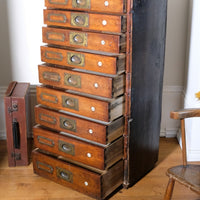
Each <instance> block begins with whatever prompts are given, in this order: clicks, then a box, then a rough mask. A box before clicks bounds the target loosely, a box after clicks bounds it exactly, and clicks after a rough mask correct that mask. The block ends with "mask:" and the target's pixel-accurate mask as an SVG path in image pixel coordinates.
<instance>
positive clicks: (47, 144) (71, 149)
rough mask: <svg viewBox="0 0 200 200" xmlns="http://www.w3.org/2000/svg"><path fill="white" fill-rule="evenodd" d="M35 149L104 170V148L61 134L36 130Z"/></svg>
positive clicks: (34, 130) (40, 129)
mask: <svg viewBox="0 0 200 200" xmlns="http://www.w3.org/2000/svg"><path fill="white" fill-rule="evenodd" d="M33 133H34V145H35V147H37V148H39V149H42V150H44V151H48V152H50V153H53V154H56V155H59V156H63V157H64V158H67V159H70V160H74V161H77V162H81V163H83V164H86V165H89V166H92V167H95V168H98V169H101V170H104V169H105V164H104V148H103V147H99V146H95V145H91V144H89V143H86V142H82V141H80V140H77V139H74V138H71V137H68V136H63V135H61V134H59V133H56V132H52V131H47V130H45V129H42V128H38V127H36V128H34V129H33Z"/></svg>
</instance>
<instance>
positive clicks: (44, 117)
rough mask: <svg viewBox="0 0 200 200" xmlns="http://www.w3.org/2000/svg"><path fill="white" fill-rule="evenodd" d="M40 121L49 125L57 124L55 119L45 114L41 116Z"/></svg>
mask: <svg viewBox="0 0 200 200" xmlns="http://www.w3.org/2000/svg"><path fill="white" fill-rule="evenodd" d="M39 119H40V121H43V122H46V123H49V124H56V122H57V120H56V118H55V117H53V116H50V115H47V114H44V113H40V114H39Z"/></svg>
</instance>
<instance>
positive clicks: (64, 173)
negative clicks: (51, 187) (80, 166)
mask: <svg viewBox="0 0 200 200" xmlns="http://www.w3.org/2000/svg"><path fill="white" fill-rule="evenodd" d="M56 169H57V172H56V173H57V177H59V178H62V179H63V180H65V181H68V182H70V183H73V174H72V172H70V171H68V170H66V169H62V168H59V167H57V168H56Z"/></svg>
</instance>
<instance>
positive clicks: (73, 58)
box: [67, 52, 85, 67]
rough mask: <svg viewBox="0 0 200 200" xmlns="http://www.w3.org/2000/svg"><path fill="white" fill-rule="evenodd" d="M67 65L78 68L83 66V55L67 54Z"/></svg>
mask: <svg viewBox="0 0 200 200" xmlns="http://www.w3.org/2000/svg"><path fill="white" fill-rule="evenodd" d="M67 63H68V64H69V65H75V66H79V67H84V66H85V55H84V54H80V53H70V52H68V53H67Z"/></svg>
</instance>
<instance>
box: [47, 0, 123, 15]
mask: <svg viewBox="0 0 200 200" xmlns="http://www.w3.org/2000/svg"><path fill="white" fill-rule="evenodd" d="M45 6H46V7H48V8H57V9H69V10H84V11H96V12H109V13H124V12H126V0H108V1H105V0H98V1H97V0H45Z"/></svg>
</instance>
